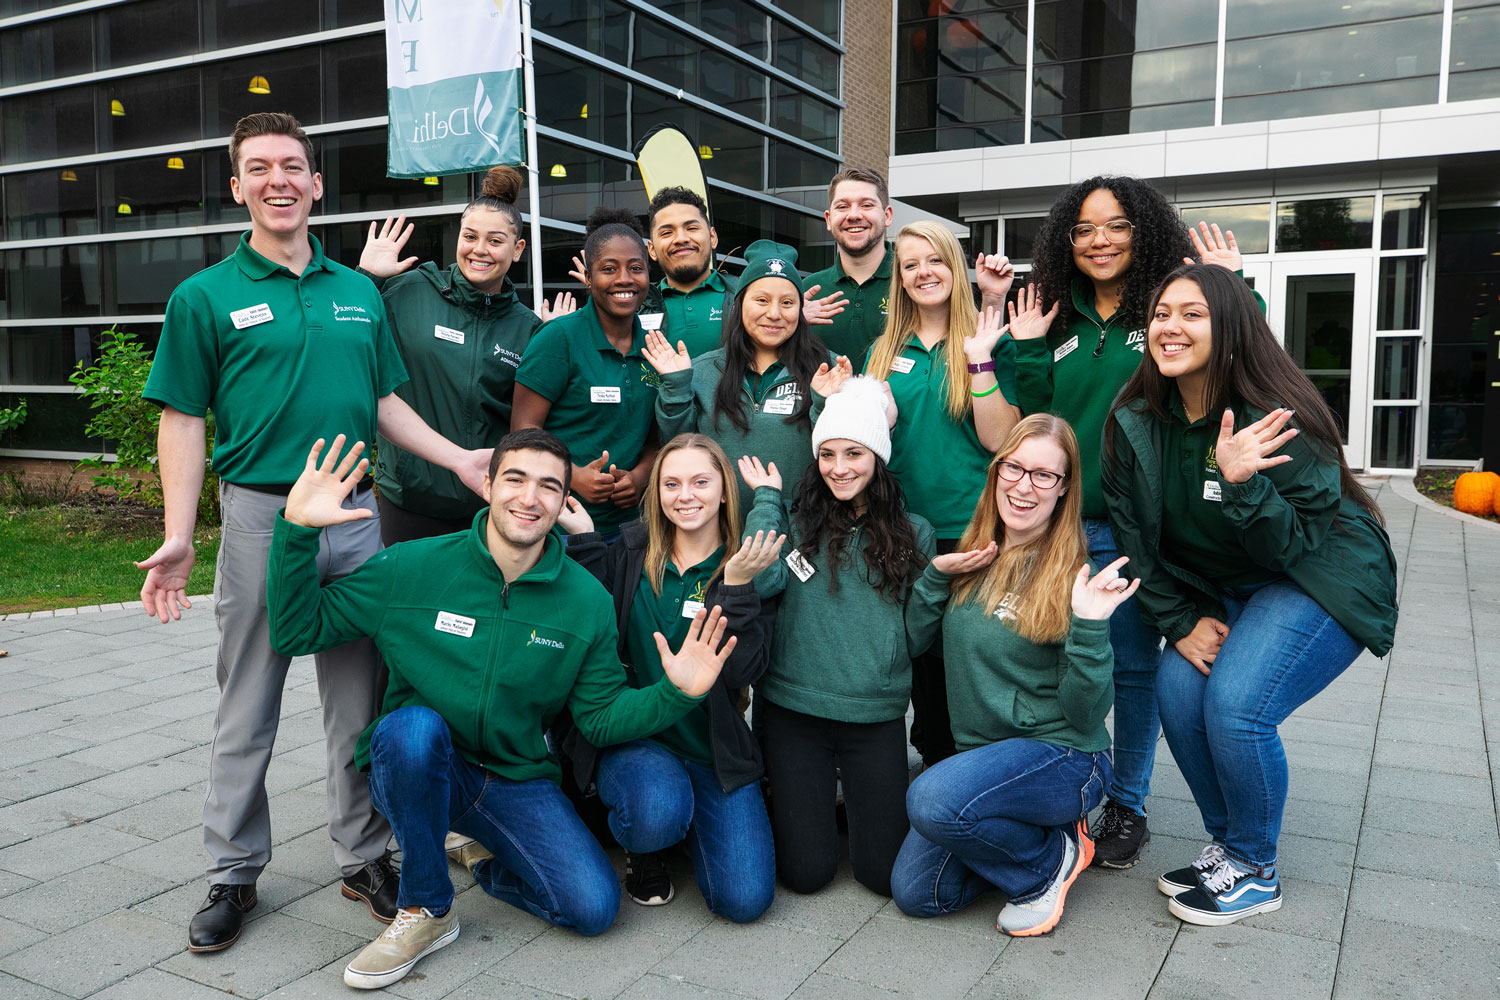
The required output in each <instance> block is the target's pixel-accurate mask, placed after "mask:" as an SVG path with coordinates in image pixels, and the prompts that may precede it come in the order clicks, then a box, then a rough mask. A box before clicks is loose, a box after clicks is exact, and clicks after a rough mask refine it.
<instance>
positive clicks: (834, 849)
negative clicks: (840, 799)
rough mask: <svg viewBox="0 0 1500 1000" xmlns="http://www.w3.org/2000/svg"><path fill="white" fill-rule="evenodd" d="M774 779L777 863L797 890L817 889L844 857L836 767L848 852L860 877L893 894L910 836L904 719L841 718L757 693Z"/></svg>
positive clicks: (769, 770)
mask: <svg viewBox="0 0 1500 1000" xmlns="http://www.w3.org/2000/svg"><path fill="white" fill-rule="evenodd" d="M756 724H757V726H758V727H759V732H760V735H761V738H762V741H763V744H764V746H765V757H766V777H767V778H769V779H770V782H771V805H772V810H771V832H772V833H773V834H774V836H775V839H776V870H777V872H778V873H780V875H781V880H782V881H783V882H785V883H786V884H787V886H788V888H790V889H792V890H793V891H794V892H816V891H817V890H819V889H821V888H823V886H825V885H827V884H828V883H829V882H831V881H833V876H834V873H835V871H836V870H837V869H838V864H839V830H838V819H837V792H836V791H835V787H834V781H835V778H834V768H835V766H837V767H838V769H839V771H840V773H841V774H842V778H843V783H844V808H845V810H846V811H847V813H848V816H849V859H850V861H851V862H853V865H854V877H855V878H856V879H858V880H859V882H860V884H861V885H863V886H865V887H866V888H868V889H870V890H871V891H873V892H878V893H880V894H881V895H882V896H889V895H890V894H891V866H892V865H893V864H895V862H896V854H897V853H898V852H899V851H900V850H901V843H902V841H904V840H905V839H906V830H907V824H906V720H904V719H892V720H891V721H890V722H873V723H860V722H836V721H834V720H832V719H819V718H816V717H815V716H811V715H803V714H802V713H801V712H793V711H792V710H791V709H787V708H782V707H781V706H779V705H773V704H771V703H770V702H769V701H767V700H766V699H764V698H760V699H757V701H756Z"/></svg>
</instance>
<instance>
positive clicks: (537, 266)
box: [521, 0, 547, 312]
mask: <svg viewBox="0 0 1500 1000" xmlns="http://www.w3.org/2000/svg"><path fill="white" fill-rule="evenodd" d="M521 62H522V65H523V73H524V78H525V86H526V107H525V108H524V109H523V114H524V115H525V117H526V173H527V177H526V189H527V191H528V192H529V196H528V199H527V200H528V202H529V207H530V215H531V239H530V240H529V243H530V246H528V247H527V248H526V249H527V250H528V251H529V252H530V254H531V307H532V308H533V309H535V310H536V311H538V312H540V311H541V308H542V301H543V300H544V299H545V298H546V297H547V296H546V290H545V289H544V288H542V192H541V180H542V174H541V171H540V170H538V169H537V163H536V159H537V151H536V64H535V62H534V61H533V59H532V57H531V0H522V3H521Z"/></svg>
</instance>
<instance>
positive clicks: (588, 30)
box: [531, 0, 645, 93]
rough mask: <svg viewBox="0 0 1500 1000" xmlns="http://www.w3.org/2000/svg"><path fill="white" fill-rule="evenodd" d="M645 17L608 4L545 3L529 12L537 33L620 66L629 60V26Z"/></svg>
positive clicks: (583, 0)
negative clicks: (545, 34)
mask: <svg viewBox="0 0 1500 1000" xmlns="http://www.w3.org/2000/svg"><path fill="white" fill-rule="evenodd" d="M644 16H645V15H644V14H637V13H635V12H634V11H632V10H631V9H630V8H628V7H625V6H623V5H621V4H617V3H613V2H611V0H605V2H603V3H601V2H599V0H548V2H547V3H543V4H533V5H532V8H531V17H532V22H531V23H532V27H533V28H535V29H536V30H537V31H540V32H546V33H547V34H549V35H554V36H556V37H557V38H560V39H562V40H563V41H565V42H568V43H569V44H572V45H576V46H578V47H579V48H580V49H583V50H584V51H586V52H592V53H593V54H594V55H597V56H602V57H603V58H605V59H609V60H611V61H612V62H617V63H621V64H624V63H627V62H628V61H629V59H630V39H631V36H632V25H634V24H635V22H636V20H637V19H639V18H642V17H644ZM540 55H541V53H540V52H539V53H538V57H540ZM542 93H545V91H542Z"/></svg>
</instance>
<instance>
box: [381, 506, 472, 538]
mask: <svg viewBox="0 0 1500 1000" xmlns="http://www.w3.org/2000/svg"><path fill="white" fill-rule="evenodd" d="M474 501H475V503H476V504H477V503H478V502H479V498H478V497H475V498H474ZM375 503H376V504H377V505H378V506H379V507H380V540H381V541H382V542H384V543H385V544H386V545H387V546H391V545H395V544H396V543H397V542H413V541H416V540H417V539H418V538H432V537H433V536H434V535H451V534H453V533H454V532H455V531H468V530H469V529H470V528H471V527H473V525H474V518H472V517H465V518H448V517H428V516H427V515H426V514H416V513H413V512H412V511H409V510H407V509H405V508H404V507H397V506H396V505H395V504H393V503H391V502H390V501H389V500H387V499H386V498H385V497H381V496H378V497H376V498H375Z"/></svg>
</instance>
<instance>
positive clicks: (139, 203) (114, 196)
mask: <svg viewBox="0 0 1500 1000" xmlns="http://www.w3.org/2000/svg"><path fill="white" fill-rule="evenodd" d="M99 174H100V183H99V200H100V204H101V206H102V211H101V214H102V216H103V222H104V230H105V232H131V231H135V230H141V229H162V228H168V227H172V226H194V225H202V224H203V154H202V153H199V152H181V153H174V154H172V155H170V156H152V157H148V158H142V159H139V160H119V161H115V162H113V163H105V164H102V165H101V166H100V167H99ZM127 210H128V211H127Z"/></svg>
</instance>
